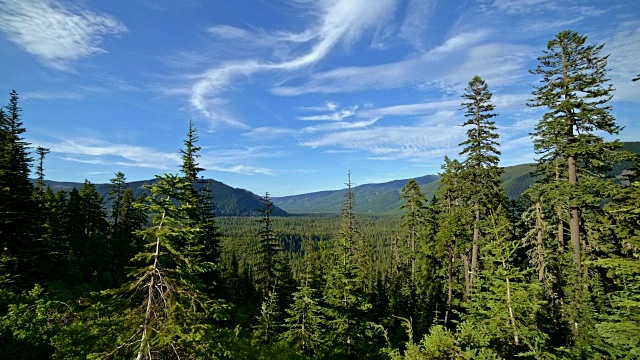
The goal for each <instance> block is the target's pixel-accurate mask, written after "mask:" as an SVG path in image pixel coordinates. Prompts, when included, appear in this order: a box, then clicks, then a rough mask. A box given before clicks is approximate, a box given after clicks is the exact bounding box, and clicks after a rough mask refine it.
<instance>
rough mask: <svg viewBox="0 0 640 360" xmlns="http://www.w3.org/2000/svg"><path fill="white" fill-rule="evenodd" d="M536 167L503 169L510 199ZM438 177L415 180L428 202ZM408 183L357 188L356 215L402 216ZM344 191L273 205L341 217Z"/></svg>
mask: <svg viewBox="0 0 640 360" xmlns="http://www.w3.org/2000/svg"><path fill="white" fill-rule="evenodd" d="M621 150H622V151H628V152H631V153H634V154H639V155H640V142H637V141H635V142H623V143H622V147H621ZM631 165H632V164H631V163H630V162H629V161H622V162H620V163H616V164H613V166H612V170H611V172H610V175H612V176H615V177H620V176H621V175H622V173H623V172H624V171H626V170H627V169H628V168H629V167H630V166H631ZM534 170H535V165H533V164H521V165H514V166H507V167H504V168H503V172H502V174H501V175H500V181H501V183H502V187H503V188H504V191H505V193H506V194H507V197H508V198H509V199H511V200H517V199H519V198H520V196H522V194H523V193H524V192H525V191H526V190H527V189H528V188H530V187H531V186H532V185H533V183H534V178H533V176H532V173H533V172H534ZM438 179H439V177H438V176H437V175H425V176H421V177H418V178H416V179H415V180H416V182H417V183H418V185H420V189H421V190H422V191H423V192H424V193H425V196H426V197H427V199H431V198H432V197H433V195H435V193H436V191H437V190H438V186H440V182H439V180H438ZM407 181H409V179H404V180H394V181H389V182H386V183H381V184H365V185H359V186H355V187H354V188H353V193H354V194H355V196H356V197H357V198H358V203H357V204H356V205H355V212H356V213H357V214H375V215H383V214H388V215H400V213H401V211H400V205H402V203H403V201H402V199H401V198H400V192H401V190H402V186H404V185H405V184H406V183H407ZM343 196H344V190H334V191H331V190H329V191H319V192H314V193H309V194H300V195H292V196H281V197H274V198H273V202H274V203H275V204H276V205H278V206H279V207H281V208H282V209H283V210H285V211H287V212H288V213H291V214H339V213H340V208H341V206H342V205H341V203H342V198H343Z"/></svg>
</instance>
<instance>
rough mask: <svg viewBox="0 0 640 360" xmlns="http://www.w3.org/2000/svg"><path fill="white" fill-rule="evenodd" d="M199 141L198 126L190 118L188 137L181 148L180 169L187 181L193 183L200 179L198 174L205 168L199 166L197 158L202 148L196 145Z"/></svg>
mask: <svg viewBox="0 0 640 360" xmlns="http://www.w3.org/2000/svg"><path fill="white" fill-rule="evenodd" d="M197 141H198V134H197V130H196V128H195V127H194V126H193V121H191V119H189V131H188V132H187V139H186V140H184V146H185V148H184V149H180V153H181V154H182V165H181V166H180V171H181V172H182V173H183V174H184V176H185V178H186V179H187V181H189V182H190V183H191V184H193V183H195V182H196V180H198V174H199V173H200V172H201V171H203V170H204V169H203V168H201V167H198V163H197V162H196V161H197V159H198V158H199V157H200V155H199V154H198V152H199V151H200V150H201V149H202V148H201V147H199V146H196V142H197Z"/></svg>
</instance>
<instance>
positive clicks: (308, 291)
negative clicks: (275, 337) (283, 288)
mask: <svg viewBox="0 0 640 360" xmlns="http://www.w3.org/2000/svg"><path fill="white" fill-rule="evenodd" d="M309 277H310V276H306V278H305V279H304V280H302V282H301V285H300V287H298V291H296V292H295V293H294V294H293V303H292V304H291V307H290V308H288V309H287V310H286V311H287V314H288V315H289V316H288V317H287V318H286V319H285V324H284V325H283V326H284V327H285V329H286V330H285V331H284V333H283V334H282V335H281V339H282V340H283V341H285V342H286V343H287V344H290V345H291V346H292V347H293V348H294V349H295V350H296V351H297V352H298V353H299V354H301V355H306V356H313V355H314V354H315V353H316V351H317V350H319V348H320V347H321V345H322V331H323V329H322V324H323V323H324V316H323V315H322V307H321V306H320V305H319V304H318V302H319V300H318V298H317V295H316V292H317V290H316V289H314V288H312V287H311V284H310V281H309V280H310V279H309Z"/></svg>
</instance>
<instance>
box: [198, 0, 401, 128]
mask: <svg viewBox="0 0 640 360" xmlns="http://www.w3.org/2000/svg"><path fill="white" fill-rule="evenodd" d="M305 4H307V5H311V6H314V7H315V8H314V10H313V11H312V12H313V13H315V14H316V16H317V20H316V21H315V25H313V26H311V27H310V28H309V29H307V30H305V31H303V32H301V33H297V34H296V33H290V32H274V33H270V34H269V35H268V38H269V39H270V41H274V42H277V43H278V45H279V46H276V48H282V47H284V48H287V49H288V51H286V52H285V54H293V55H290V56H284V57H283V58H282V59H281V60H279V61H259V60H252V59H245V60H234V61H226V62H224V63H222V64H219V65H217V66H214V67H211V68H209V69H208V70H206V71H205V72H203V73H201V74H199V75H197V76H196V80H195V82H193V84H192V85H191V86H190V90H189V92H190V103H191V105H192V106H193V107H194V108H195V109H196V110H198V111H199V112H201V113H202V114H203V115H205V116H206V117H207V118H209V119H210V120H211V121H212V123H213V124H227V125H230V126H235V127H240V128H246V127H247V126H246V125H245V124H244V123H243V122H242V121H241V120H239V119H237V118H235V117H233V116H232V115H231V113H230V112H229V111H228V110H224V109H223V105H224V104H226V100H225V98H224V96H223V94H224V92H225V91H226V90H227V89H228V88H229V85H230V84H232V83H235V82H236V81H239V80H242V78H247V77H250V76H252V75H254V74H256V73H260V72H289V71H293V70H298V69H301V68H305V67H308V66H311V65H314V64H316V63H317V62H318V61H320V60H321V59H323V58H324V57H325V56H326V55H327V54H328V53H329V51H330V50H331V49H332V48H333V47H335V46H336V45H337V44H339V43H345V44H349V43H351V42H353V41H355V40H357V39H358V38H359V37H360V35H361V34H362V32H363V31H364V30H366V29H370V28H373V27H375V26H376V25H377V24H378V22H379V21H381V19H384V18H385V17H387V16H390V15H389V14H391V13H392V11H391V10H392V9H393V8H394V7H395V5H396V2H395V1H394V0H381V1H376V2H370V1H367V0H354V1H332V0H324V1H317V2H308V3H305ZM210 32H212V33H214V34H215V35H217V36H224V37H230V36H231V37H236V38H241V39H247V38H248V34H247V33H246V32H245V31H242V30H239V29H237V28H232V27H229V26H222V27H221V26H217V27H214V28H210ZM309 44H311V45H310V49H309V50H304V51H302V52H300V51H296V50H297V45H303V46H302V47H303V48H308V47H309Z"/></svg>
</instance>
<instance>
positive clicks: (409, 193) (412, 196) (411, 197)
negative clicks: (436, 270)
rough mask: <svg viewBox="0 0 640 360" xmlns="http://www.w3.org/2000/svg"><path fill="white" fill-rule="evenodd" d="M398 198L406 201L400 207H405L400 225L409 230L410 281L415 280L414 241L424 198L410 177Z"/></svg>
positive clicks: (416, 237) (418, 230)
mask: <svg viewBox="0 0 640 360" xmlns="http://www.w3.org/2000/svg"><path fill="white" fill-rule="evenodd" d="M400 198H402V199H404V200H405V201H406V202H405V204H404V205H402V206H401V207H400V208H401V209H405V210H406V213H405V214H403V215H402V218H403V220H404V221H403V223H402V226H403V227H406V228H407V230H408V231H409V248H410V251H411V253H410V259H411V281H412V282H415V276H416V242H417V241H418V236H419V233H420V227H421V225H422V222H423V219H422V212H423V210H424V206H425V202H426V198H425V196H424V193H423V192H422V190H420V186H419V185H418V183H417V182H416V180H415V179H410V180H409V181H408V182H407V184H406V185H405V186H403V187H402V190H401V192H400Z"/></svg>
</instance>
